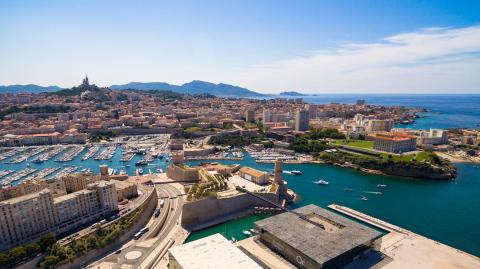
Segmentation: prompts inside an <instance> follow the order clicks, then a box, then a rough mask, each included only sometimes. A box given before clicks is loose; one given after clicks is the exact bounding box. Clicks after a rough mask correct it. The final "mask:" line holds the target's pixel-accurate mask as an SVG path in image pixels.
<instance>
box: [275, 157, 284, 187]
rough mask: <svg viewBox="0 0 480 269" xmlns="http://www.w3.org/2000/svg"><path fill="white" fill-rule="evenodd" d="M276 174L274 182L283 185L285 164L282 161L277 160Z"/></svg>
mask: <svg viewBox="0 0 480 269" xmlns="http://www.w3.org/2000/svg"><path fill="white" fill-rule="evenodd" d="M274 171H275V174H274V179H273V182H274V183H276V184H278V185H281V184H283V178H282V173H283V163H282V160H278V159H277V160H275V169H274Z"/></svg>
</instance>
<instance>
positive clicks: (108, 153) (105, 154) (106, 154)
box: [93, 145, 117, 160]
mask: <svg viewBox="0 0 480 269" xmlns="http://www.w3.org/2000/svg"><path fill="white" fill-rule="evenodd" d="M116 149H117V145H109V146H108V147H106V148H105V149H104V150H103V151H101V152H100V153H97V155H96V156H95V157H93V158H94V159H95V160H110V159H111V158H112V157H113V154H114V153H115V150H116Z"/></svg>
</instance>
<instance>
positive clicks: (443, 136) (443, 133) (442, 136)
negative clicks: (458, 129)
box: [417, 129, 448, 145]
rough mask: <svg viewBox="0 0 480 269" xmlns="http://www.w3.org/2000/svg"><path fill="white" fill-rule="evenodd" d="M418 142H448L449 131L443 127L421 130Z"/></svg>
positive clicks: (436, 143)
mask: <svg viewBox="0 0 480 269" xmlns="http://www.w3.org/2000/svg"><path fill="white" fill-rule="evenodd" d="M417 143H418V144H419V145H443V144H447V143H448V131H447V130H441V129H430V131H429V132H426V131H422V132H420V134H419V136H418V138H417Z"/></svg>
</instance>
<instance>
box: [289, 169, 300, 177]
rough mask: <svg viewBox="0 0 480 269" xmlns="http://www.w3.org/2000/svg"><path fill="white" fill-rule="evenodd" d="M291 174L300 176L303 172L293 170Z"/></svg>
mask: <svg viewBox="0 0 480 269" xmlns="http://www.w3.org/2000/svg"><path fill="white" fill-rule="evenodd" d="M290 173H291V174H292V175H296V176H300V175H301V174H302V171H299V170H292V171H290Z"/></svg>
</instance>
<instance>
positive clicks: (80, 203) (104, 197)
mask: <svg viewBox="0 0 480 269" xmlns="http://www.w3.org/2000/svg"><path fill="white" fill-rule="evenodd" d="M117 210H118V199H117V192H116V189H115V185H114V183H111V182H106V181H99V182H97V183H93V184H89V185H88V186H87V188H86V189H84V190H80V191H77V192H73V193H70V194H67V195H63V196H60V197H56V198H55V197H54V196H53V194H52V191H51V190H49V189H44V190H42V191H40V192H35V193H30V194H27V195H23V196H20V197H16V198H13V199H9V200H5V201H2V202H0V215H1V217H0V239H1V240H0V250H4V249H8V248H11V247H13V246H15V245H18V244H22V243H25V242H29V241H32V240H35V239H37V238H38V237H39V236H41V235H43V234H45V233H48V232H53V233H56V234H60V233H65V232H68V231H69V230H71V229H74V228H77V227H79V226H80V225H84V224H88V223H89V222H91V221H94V220H95V219H97V218H99V217H101V216H107V215H109V214H111V213H113V212H115V211H117Z"/></svg>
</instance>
